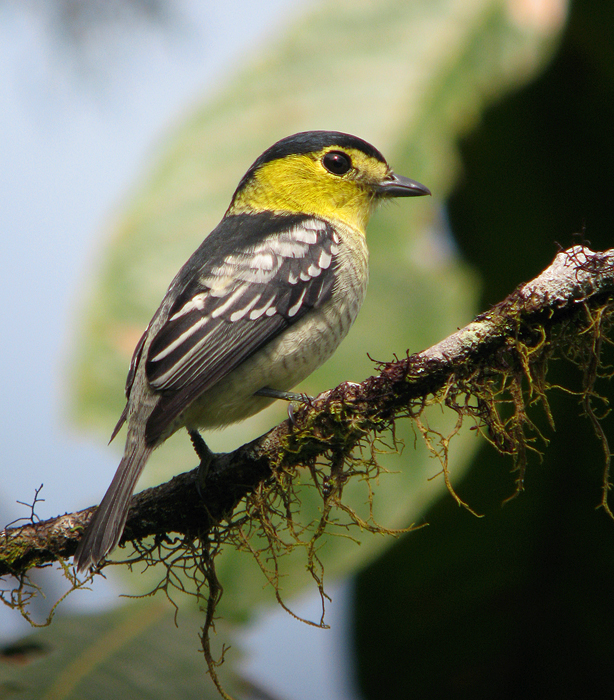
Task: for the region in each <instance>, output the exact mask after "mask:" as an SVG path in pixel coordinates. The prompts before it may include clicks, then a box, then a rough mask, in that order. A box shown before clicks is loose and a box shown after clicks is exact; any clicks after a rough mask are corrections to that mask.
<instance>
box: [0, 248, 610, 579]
mask: <svg viewBox="0 0 614 700" xmlns="http://www.w3.org/2000/svg"><path fill="white" fill-rule="evenodd" d="M612 299H614V249H612V250H608V251H605V252H603V253H599V252H597V253H595V252H592V251H591V250H589V249H588V248H585V247H583V246H575V247H573V248H570V249H569V250H566V251H562V252H560V253H559V254H558V255H557V256H556V257H555V259H554V261H553V263H552V264H551V265H550V266H549V267H548V268H547V269H546V270H544V272H542V274H541V275H539V276H538V277H536V278H535V279H534V280H532V281H531V282H528V283H527V284H524V285H521V286H520V287H518V289H516V291H514V292H513V293H512V294H511V295H510V296H508V297H507V298H506V299H505V300H504V301H502V302H500V303H499V304H497V305H496V306H494V307H493V308H492V309H491V310H489V311H487V312H486V313H483V314H481V315H480V316H478V317H477V318H476V319H475V320H474V321H473V322H471V323H470V324H468V325H467V326H465V327H464V328H462V329H460V330H458V331H457V332H456V333H453V334H452V335H450V336H448V337H447V338H445V339H444V340H442V341H441V342H439V343H437V344H436V345H434V346H432V347H431V348H429V349H427V350H424V351H423V352H420V353H417V354H415V355H408V356H407V357H405V358H403V359H401V360H396V361H394V362H388V363H385V364H382V365H381V366H380V367H379V370H380V371H379V373H378V374H377V375H375V376H372V377H369V378H368V379H366V380H365V381H364V382H362V383H361V384H348V383H344V384H341V385H340V386H338V387H337V388H336V389H333V390H331V391H328V392H325V393H324V394H321V395H320V396H318V397H317V398H316V399H315V400H313V401H312V402H311V403H310V404H309V405H304V406H302V407H301V408H300V409H299V410H298V411H297V413H296V415H295V420H294V423H291V422H290V421H289V420H286V421H284V422H283V423H281V424H280V425H278V426H277V427H275V428H273V429H272V430H270V431H269V432H268V433H266V434H265V435H263V436H261V437H260V438H258V439H256V440H254V441H252V442H250V443H248V444H246V445H244V446H242V447H240V448H239V449H237V450H235V451H234V452H231V453H227V454H217V455H215V456H214V458H213V461H212V463H211V466H210V470H209V474H208V477H207V481H206V484H205V487H204V489H203V495H202V498H201V496H200V495H199V493H198V490H197V489H196V488H195V485H196V481H197V473H198V470H197V469H194V470H193V471H191V472H187V473H184V474H180V475H179V476H176V477H174V478H173V479H171V480H170V481H169V482H167V483H165V484H162V485H160V486H156V487H154V488H150V489H147V490H145V491H143V492H141V493H139V494H137V495H135V496H134V497H133V499H132V503H131V509H130V515H129V518H128V522H127V526H126V530H125V532H124V535H123V537H122V542H126V541H128V540H132V539H135V538H143V537H146V536H149V535H155V536H159V537H162V536H164V535H165V534H166V533H170V532H176V533H182V534H186V535H196V534H202V533H203V532H206V531H207V529H208V528H210V527H211V525H212V524H214V523H217V522H219V521H220V520H221V519H222V518H223V517H224V516H226V515H228V514H230V513H231V512H232V511H233V509H234V508H235V507H236V505H237V504H238V503H239V502H240V501H241V499H242V498H243V497H245V496H246V495H247V494H249V493H250V492H251V491H253V489H254V488H255V487H256V486H257V485H258V484H259V483H260V482H261V481H262V480H265V479H267V478H269V477H270V476H271V474H272V472H273V470H274V469H279V468H292V467H295V466H298V465H304V464H310V463H313V461H314V460H315V459H316V458H317V457H321V456H323V455H326V454H331V453H333V454H335V453H336V454H338V453H339V452H343V453H345V454H347V453H348V452H349V451H350V450H351V449H352V448H353V447H355V446H356V445H357V444H358V443H359V442H360V440H361V439H363V438H364V437H365V436H366V435H367V434H369V433H379V432H381V431H382V430H385V429H387V428H389V427H390V426H391V424H392V423H393V421H394V418H395V416H397V415H400V414H405V415H406V414H407V412H408V406H411V405H412V404H413V403H415V402H416V401H417V400H418V401H424V400H425V399H426V397H428V396H429V395H434V394H437V392H440V391H441V390H442V389H443V388H445V387H446V386H447V385H449V383H450V381H451V380H452V379H453V378H454V379H455V380H457V379H459V378H460V379H462V378H464V377H470V376H472V375H473V374H474V373H475V372H476V371H477V370H481V371H485V370H488V369H491V368H497V367H499V368H500V367H502V366H506V367H509V366H511V365H512V364H513V363H514V362H516V364H518V362H521V359H520V360H519V358H518V356H517V350H516V348H517V345H518V343H519V342H521V343H529V344H530V343H531V342H532V339H533V340H534V339H535V337H536V335H538V336H540V337H543V336H544V334H546V335H547V336H548V338H550V337H551V334H552V331H553V329H554V328H555V327H556V326H557V325H559V326H560V324H561V323H562V322H566V321H574V320H576V319H580V318H581V317H584V325H585V326H586V314H587V312H588V313H589V315H590V311H591V309H598V308H603V307H604V306H605V305H607V304H608V302H610V301H612ZM92 512H93V507H92V508H88V509H86V510H83V511H79V512H77V513H71V514H66V515H62V516H59V517H57V518H52V519H50V520H46V521H44V522H31V523H28V524H26V525H22V526H12V527H7V528H6V530H4V531H3V532H2V533H0V575H7V574H14V575H21V574H23V573H25V572H26V571H27V570H28V569H30V568H32V567H39V566H43V565H45V564H47V563H50V562H53V561H55V560H57V559H66V558H68V557H70V556H71V555H72V554H73V553H74V551H75V549H76V546H77V542H78V540H79V538H80V536H81V532H82V530H83V528H84V527H85V525H86V524H87V522H88V520H89V518H90V516H91V514H92Z"/></svg>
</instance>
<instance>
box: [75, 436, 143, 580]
mask: <svg viewBox="0 0 614 700" xmlns="http://www.w3.org/2000/svg"><path fill="white" fill-rule="evenodd" d="M152 449H153V447H148V446H147V445H146V444H145V441H144V440H143V439H134V436H130V434H129V436H128V440H127V442H126V451H125V453H124V456H123V458H122V461H121V462H120V463H119V467H118V468H117V471H116V472H115V476H114V477H113V481H112V482H111V485H110V486H109V488H108V490H107V492H106V493H105V495H104V498H103V499H102V502H101V503H100V505H99V506H98V508H97V509H96V512H95V513H94V517H93V518H92V520H91V521H90V523H89V525H88V527H87V530H86V531H85V535H84V536H83V538H82V539H81V541H80V542H79V546H78V547H77V551H76V553H75V557H74V563H75V566H76V567H77V570H78V571H85V570H87V569H90V568H92V567H93V566H96V565H97V564H98V563H99V562H100V560H101V559H102V558H103V557H104V556H106V555H107V554H108V553H109V552H110V551H111V550H112V549H114V548H115V547H116V546H117V543H118V542H119V540H120V538H121V536H122V533H123V531H124V526H125V524H126V518H127V517H128V510H129V508H130V498H131V496H132V494H133V492H134V489H135V487H136V482H137V481H138V479H139V476H140V475H141V472H142V471H143V468H144V467H145V464H146V462H147V460H148V459H149V455H150V454H151V452H152Z"/></svg>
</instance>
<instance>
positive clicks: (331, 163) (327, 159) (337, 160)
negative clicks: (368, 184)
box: [322, 151, 352, 175]
mask: <svg viewBox="0 0 614 700" xmlns="http://www.w3.org/2000/svg"><path fill="white" fill-rule="evenodd" d="M322 165H323V166H324V167H325V168H326V169H327V170H328V172H329V173H332V174H333V175H345V173H347V171H348V170H349V169H350V168H351V167H352V161H351V160H350V157H349V156H347V155H346V154H345V153H341V152H340V151H329V152H328V153H327V154H326V155H325V156H324V158H322Z"/></svg>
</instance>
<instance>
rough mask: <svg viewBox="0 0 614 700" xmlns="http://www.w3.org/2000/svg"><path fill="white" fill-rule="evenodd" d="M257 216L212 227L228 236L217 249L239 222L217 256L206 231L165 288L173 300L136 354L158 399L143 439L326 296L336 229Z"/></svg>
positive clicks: (292, 219)
mask: <svg viewBox="0 0 614 700" xmlns="http://www.w3.org/2000/svg"><path fill="white" fill-rule="evenodd" d="M260 216H261V215H243V216H239V217H234V218H237V219H241V221H239V222H236V221H235V222H232V227H228V230H226V231H225V232H224V231H223V230H222V233H219V228H218V229H216V231H214V232H213V233H212V234H211V236H214V234H215V235H216V236H217V238H218V239H220V238H221V235H222V234H224V235H226V237H227V239H226V244H225V245H224V247H223V248H221V250H222V251H223V250H224V249H225V250H229V245H228V243H229V242H230V243H232V241H229V240H228V236H230V237H232V238H234V236H235V230H236V228H237V226H239V228H240V229H241V231H240V233H239V234H237V235H236V239H237V240H236V243H237V245H230V248H231V249H232V252H231V253H227V254H225V255H224V254H219V250H220V247H219V246H217V245H216V240H215V239H214V240H212V241H210V240H209V239H210V238H211V236H210V237H209V238H208V239H206V240H205V241H204V243H203V246H201V248H200V249H199V250H198V251H197V252H196V253H195V255H194V256H193V258H192V259H191V260H190V261H189V262H188V264H187V265H186V268H184V270H182V272H181V273H180V274H179V275H178V277H177V279H176V282H175V283H174V284H173V285H172V286H171V288H170V290H169V294H171V293H174V294H175V296H176V299H175V301H174V303H173V304H172V306H171V308H170V310H169V312H168V317H167V320H166V322H165V323H164V325H163V326H162V327H161V328H160V329H159V330H158V331H157V333H156V335H155V337H154V338H153V340H152V341H151V344H150V345H149V348H148V351H147V357H146V358H141V359H144V360H145V362H146V364H145V369H146V375H147V379H148V381H149V383H150V385H151V387H152V388H153V389H154V390H156V391H157V392H160V397H161V399H160V402H159V403H158V405H157V406H156V409H155V410H154V412H153V413H152V415H151V416H150V418H149V420H148V423H147V442H148V444H154V443H155V442H156V441H157V440H158V439H159V437H160V436H161V435H162V434H163V433H164V431H165V429H166V428H167V427H168V425H170V423H171V422H172V421H173V420H174V419H175V418H176V416H178V415H179V414H180V413H181V412H182V411H183V410H184V409H185V408H187V407H188V406H189V405H190V404H191V403H192V401H194V400H195V399H196V398H197V397H198V396H199V395H200V394H202V393H203V392H204V391H206V390H207V389H208V388H210V387H211V386H213V385H214V384H215V383H216V382H218V381H219V380H220V379H222V378H223V377H224V376H226V375H227V374H229V373H230V372H231V371H232V370H233V369H234V368H235V367H237V366H238V365H239V364H240V363H241V362H243V361H244V360H246V359H247V358H248V357H249V356H250V355H252V354H253V353H255V352H256V351H257V350H259V349H260V348H262V347H263V346H264V345H266V343H267V342H269V341H270V340H271V339H273V338H274V337H275V336H276V335H278V334H279V333H281V332H282V331H283V330H284V329H286V328H288V327H289V326H290V325H292V324H293V323H296V322H297V321H298V320H299V319H300V318H302V317H303V316H304V314H305V313H307V312H308V311H309V310H310V309H313V308H317V307H319V306H320V305H321V304H322V303H324V301H326V300H327V299H328V298H329V297H330V294H331V292H332V288H333V285H334V283H335V269H336V264H335V259H336V255H337V253H338V249H339V237H338V235H337V234H336V232H335V231H334V229H333V228H332V227H331V226H330V225H329V224H327V223H326V222H324V221H321V220H319V219H314V218H310V217H305V216H302V217H297V216H291V217H290V216H283V217H282V216H277V217H275V218H274V219H271V218H270V217H271V215H267V217H269V218H268V219H267V220H265V221H261V220H260V218H259V217H260ZM227 221H228V219H226V220H224V222H227ZM224 222H223V223H224ZM264 223H266V224H267V225H266V226H264V225H263V224H264ZM246 227H249V229H250V230H249V231H247V230H246ZM263 230H264V231H265V232H266V233H264V234H263V233H262V231H263ZM250 234H251V235H250ZM240 242H241V243H240ZM208 249H209V250H208ZM216 251H217V252H216ZM183 280H185V281H183Z"/></svg>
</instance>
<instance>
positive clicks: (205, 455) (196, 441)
mask: <svg viewBox="0 0 614 700" xmlns="http://www.w3.org/2000/svg"><path fill="white" fill-rule="evenodd" d="M188 434H189V436H190V440H192V445H193V446H194V450H195V452H196V454H197V455H198V458H199V459H200V464H199V465H198V476H197V478H196V488H197V490H198V494H199V495H200V497H201V498H202V495H203V493H202V489H203V486H204V485H205V481H206V480H207V474H208V473H209V467H210V466H211V461H212V459H213V452H211V450H210V449H209V448H208V447H207V443H206V442H205V441H204V440H203V438H202V435H201V434H200V433H199V432H198V430H188Z"/></svg>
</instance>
